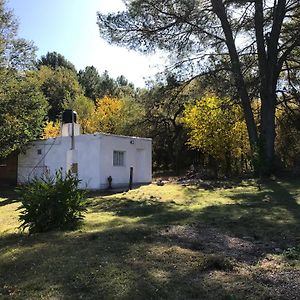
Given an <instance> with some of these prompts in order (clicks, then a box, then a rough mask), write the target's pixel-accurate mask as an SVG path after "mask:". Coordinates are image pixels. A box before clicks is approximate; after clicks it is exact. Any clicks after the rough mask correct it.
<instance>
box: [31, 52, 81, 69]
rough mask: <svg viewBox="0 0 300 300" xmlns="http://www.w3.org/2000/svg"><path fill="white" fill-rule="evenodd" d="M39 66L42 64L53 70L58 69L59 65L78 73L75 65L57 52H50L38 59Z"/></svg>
mask: <svg viewBox="0 0 300 300" xmlns="http://www.w3.org/2000/svg"><path fill="white" fill-rule="evenodd" d="M37 66H38V68H40V67H41V66H48V67H50V68H51V69H52V70H56V69H58V68H59V67H63V68H66V69H69V70H71V71H72V72H74V73H76V68H75V66H74V65H73V64H72V63H71V62H70V61H68V60H67V59H66V58H65V57H64V56H63V55H61V54H59V53H57V52H55V51H54V52H48V53H47V54H46V55H43V56H41V58H40V59H39V60H38V61H37Z"/></svg>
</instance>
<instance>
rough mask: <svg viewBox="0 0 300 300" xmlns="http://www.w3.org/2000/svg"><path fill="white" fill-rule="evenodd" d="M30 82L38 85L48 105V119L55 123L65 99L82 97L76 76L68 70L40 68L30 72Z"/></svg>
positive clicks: (62, 68)
mask: <svg viewBox="0 0 300 300" xmlns="http://www.w3.org/2000/svg"><path fill="white" fill-rule="evenodd" d="M31 77H32V81H33V82H35V84H37V85H39V87H40V89H41V91H42V92H43V94H44V95H45V97H46V98H47V100H48V103H49V105H50V109H49V112H48V116H49V119H50V120H51V121H55V120H56V119H58V118H59V116H60V114H61V112H62V111H63V108H64V102H65V101H66V100H67V99H75V98H76V96H79V95H82V89H81V86H80V84H79V82H78V80H77V75H76V74H75V73H74V72H73V71H71V70H70V69H66V68H64V67H58V68H57V69H55V70H52V69H51V68H49V67H47V66H41V68H40V70H38V71H35V72H31Z"/></svg>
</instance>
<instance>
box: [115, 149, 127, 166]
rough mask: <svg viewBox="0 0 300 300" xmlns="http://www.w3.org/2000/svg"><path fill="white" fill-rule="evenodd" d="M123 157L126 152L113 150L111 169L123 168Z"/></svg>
mask: <svg viewBox="0 0 300 300" xmlns="http://www.w3.org/2000/svg"><path fill="white" fill-rule="evenodd" d="M125 155H126V151H122V150H113V159H112V165H113V167H125Z"/></svg>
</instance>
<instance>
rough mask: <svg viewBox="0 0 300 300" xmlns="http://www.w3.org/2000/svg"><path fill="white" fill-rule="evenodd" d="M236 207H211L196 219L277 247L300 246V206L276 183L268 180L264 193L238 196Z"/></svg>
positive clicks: (231, 196)
mask: <svg viewBox="0 0 300 300" xmlns="http://www.w3.org/2000/svg"><path fill="white" fill-rule="evenodd" d="M229 197H230V198H231V199H232V200H234V203H233V204H226V205H217V206H210V207H208V208H205V209H203V210H202V211H200V212H199V213H198V214H197V216H196V219H197V220H198V221H200V222H204V223H206V224H211V225H214V226H217V227H219V228H222V229H224V230H226V231H228V232H230V233H231V234H233V235H236V236H238V237H245V238H246V239H250V240H252V241H255V240H262V241H264V242H274V243H276V246H277V247H284V248H285V247H291V246H294V245H297V244H298V243H300V205H299V204H298V203H297V201H296V199H295V197H294V196H293V195H292V194H291V193H290V192H289V191H288V190H287V189H286V188H285V187H284V186H283V185H282V184H279V183H277V182H276V181H268V182H266V183H265V184H264V185H263V188H262V190H261V191H257V192H248V193H247V192H244V193H234V194H231V195H230V196H229Z"/></svg>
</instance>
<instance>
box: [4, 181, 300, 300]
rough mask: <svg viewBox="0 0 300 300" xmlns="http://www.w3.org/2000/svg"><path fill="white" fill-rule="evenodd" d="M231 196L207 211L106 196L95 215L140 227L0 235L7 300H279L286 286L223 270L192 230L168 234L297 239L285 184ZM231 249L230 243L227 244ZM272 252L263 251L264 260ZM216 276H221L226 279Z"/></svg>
mask: <svg viewBox="0 0 300 300" xmlns="http://www.w3.org/2000/svg"><path fill="white" fill-rule="evenodd" d="M229 195H230V196H228V197H230V198H231V199H232V200H233V202H232V204H226V205H215V206H210V207H206V208H204V209H199V210H189V207H188V206H185V205H177V204H176V203H164V202H159V201H155V200H151V199H141V200H139V201H135V200H132V199H129V198H125V197H124V198H122V199H118V198H116V199H114V198H109V199H101V198H100V199H98V200H99V201H92V202H90V204H89V210H90V211H92V212H93V211H94V212H99V211H103V212H108V213H112V214H114V215H116V216H119V217H129V218H138V220H137V222H135V223H134V224H126V223H125V224H124V225H123V226H118V225H119V224H118V223H117V224H116V225H117V226H116V227H115V228H110V229H106V230H102V231H94V232H92V233H86V232H80V231H76V232H74V233H55V232H54V233H48V234H37V235H32V236H25V235H10V236H4V237H2V238H0V249H1V250H0V296H1V297H3V298H4V299H5V297H6V298H7V299H8V298H11V297H12V298H13V297H15V298H20V299H21V298H23V299H28V298H31V299H34V298H51V297H52V298H55V297H56V298H67V299H79V298H82V299H277V298H278V297H279V296H278V295H277V296H278V297H277V298H276V294H273V293H275V292H276V291H278V289H279V287H278V286H276V288H275V286H272V284H271V283H269V284H268V285H264V284H263V283H262V282H261V281H260V279H258V278H256V277H255V276H250V277H249V276H248V275H247V274H246V273H238V272H235V271H234V270H233V271H231V269H230V268H229V269H226V268H225V269H222V268H223V267H222V266H223V265H224V266H225V265H226V264H223V263H222V261H223V260H222V257H221V260H220V259H215V258H213V259H212V258H211V256H210V255H213V254H214V255H218V253H216V251H215V248H213V244H208V246H207V244H206V245H205V244H204V245H203V246H204V249H202V248H201V247H198V248H197V245H195V244H194V245H190V244H189V243H190V240H189V239H187V238H186V235H185V233H184V234H183V236H180V234H178V232H175V236H171V235H169V234H166V235H162V234H160V232H161V231H163V230H165V231H166V232H167V230H170V228H172V226H173V225H174V226H175V227H176V226H177V227H179V228H184V229H185V228H186V227H185V225H189V226H190V228H195V230H196V231H197V228H198V234H199V235H201V234H203V235H204V234H207V236H208V238H207V239H206V240H203V243H208V240H209V238H210V237H213V236H214V238H215V240H217V239H218V234H219V233H221V232H226V233H229V234H230V235H232V236H234V237H240V238H242V239H247V240H248V239H249V238H250V239H251V240H254V241H258V240H263V242H267V243H274V246H278V245H279V246H282V247H285V246H287V245H288V244H295V243H296V242H297V237H299V232H300V227H299V213H300V211H299V210H300V207H299V205H298V204H297V202H296V199H295V198H294V196H293V195H292V194H291V193H290V192H289V191H288V190H287V189H285V188H284V186H283V185H280V184H278V183H276V182H269V183H268V184H266V185H265V186H264V187H263V190H262V191H259V192H248V193H232V194H229ZM203 224H205V225H206V226H207V228H205V227H203ZM174 226H173V227H174ZM201 226H202V229H201ZM210 226H211V227H213V228H216V231H215V230H211V229H210ZM187 228H188V226H187ZM95 229H96V228H95ZM210 230H211V231H210ZM196 233H197V232H196ZM176 234H177V236H176ZM193 234H195V232H191V235H193ZM246 237H247V238H246ZM212 242H214V241H212ZM225 242H227V241H225ZM221 245H223V244H221ZM198 246H199V245H198ZM200 246H201V245H200ZM229 246H230V245H229V244H225V243H224V247H229ZM208 247H212V248H211V249H212V251H211V253H209V252H207V251H202V250H205V248H208ZM214 251H215V252H214ZM238 251H243V250H242V249H238ZM245 251H247V249H246V250H245ZM265 254H266V253H264V254H263V253H259V256H257V257H256V259H257V260H258V259H259V258H261V257H262V256H263V255H265ZM208 258H209V259H210V260H209V259H208ZM207 261H211V262H210V263H207ZM241 262H243V260H241ZM220 268H221V270H220ZM214 271H221V272H222V273H221V276H220V275H219V276H218V273H216V274H215V273H214ZM283 285H285V282H283ZM291 290H292V289H291ZM299 292H300V291H299V287H296V288H294V290H292V293H294V295H296V296H295V297H297V295H298V294H299ZM291 298H292V297H291ZM295 299H296V298H295Z"/></svg>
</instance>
